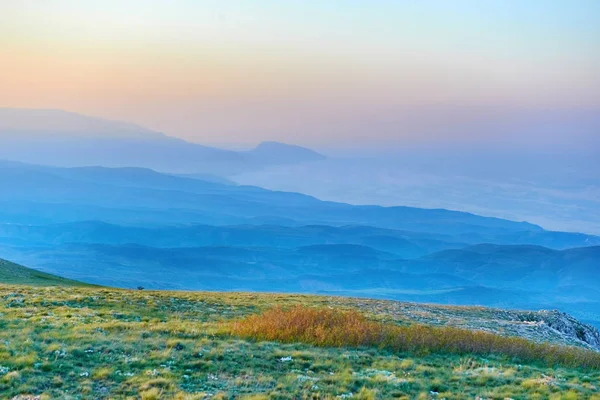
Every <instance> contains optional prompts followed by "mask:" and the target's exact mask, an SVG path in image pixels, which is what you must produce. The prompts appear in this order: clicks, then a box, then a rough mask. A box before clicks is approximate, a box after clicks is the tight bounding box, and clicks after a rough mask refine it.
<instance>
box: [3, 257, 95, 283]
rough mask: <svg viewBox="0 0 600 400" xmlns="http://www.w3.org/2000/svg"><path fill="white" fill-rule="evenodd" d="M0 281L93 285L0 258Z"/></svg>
mask: <svg viewBox="0 0 600 400" xmlns="http://www.w3.org/2000/svg"><path fill="white" fill-rule="evenodd" d="M0 282H3V283H7V284H15V285H21V284H26V285H31V286H94V285H89V284H86V283H83V282H78V281H74V280H71V279H66V278H61V277H60V276H56V275H52V274H47V273H45V272H41V271H37V270H35V269H31V268H27V267H23V266H22V265H19V264H15V263H13V262H10V261H6V260H3V259H0Z"/></svg>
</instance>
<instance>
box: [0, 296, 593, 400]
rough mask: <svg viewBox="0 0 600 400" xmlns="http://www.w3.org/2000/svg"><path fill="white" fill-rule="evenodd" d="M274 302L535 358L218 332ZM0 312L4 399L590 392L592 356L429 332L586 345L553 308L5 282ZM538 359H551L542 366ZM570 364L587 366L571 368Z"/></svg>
mask: <svg viewBox="0 0 600 400" xmlns="http://www.w3.org/2000/svg"><path fill="white" fill-rule="evenodd" d="M275 305H277V306H280V307H283V308H284V309H290V308H293V307H296V306H298V305H302V306H303V307H305V309H307V310H313V309H314V310H315V311H318V310H324V311H322V312H325V313H326V315H334V316H335V315H339V316H340V318H342V319H343V318H345V317H344V316H345V315H350V314H345V313H346V312H348V311H350V310H355V311H357V312H359V313H361V314H360V315H364V316H365V317H366V318H368V320H369V321H372V322H368V324H370V325H369V326H372V327H375V328H376V327H377V326H387V327H389V329H396V328H394V327H398V328H397V329H400V330H406V329H413V330H415V329H416V330H423V332H428V334H429V335H431V334H433V335H439V334H446V333H451V334H452V335H454V336H453V337H454V338H455V339H454V340H457V339H458V340H461V339H460V337H461V336H460V335H465V336H472V337H473V339H474V340H476V341H477V340H480V339H486V340H487V339H493V340H494V343H498V344H499V345H502V344H503V343H505V344H509V345H510V346H512V347H511V348H514V349H518V348H522V349H523V350H524V347H523V346H526V348H528V349H529V348H531V349H539V350H543V351H544V354H546V355H545V356H543V357H544V358H540V359H539V360H538V361H536V359H537V358H536V357H538V356H537V355H535V353H531V355H529V356H527V355H526V353H523V354H522V355H519V354H521V353H516V355H512V356H506V355H503V353H502V351H509V349H508V348H507V349H506V350H501V351H500V352H493V353H486V354H482V353H481V352H480V351H479V350H473V352H472V353H470V352H467V353H462V354H457V353H456V352H455V351H453V350H452V348H450V347H448V348H445V349H439V350H435V351H425V350H424V349H421V350H419V351H416V350H410V349H407V350H392V349H387V348H380V347H378V346H371V345H368V344H365V345H362V346H358V347H357V346H355V345H350V344H348V345H343V344H338V345H328V346H323V345H320V344H310V343H308V342H306V340H308V338H307V339H306V340H304V339H302V340H301V339H298V340H285V341H286V342H287V343H282V342H281V341H278V340H271V341H263V340H254V339H252V338H251V337H249V338H246V339H244V338H243V337H246V334H241V333H240V334H239V335H238V334H236V333H235V332H234V331H232V328H231V326H232V325H231V324H232V323H233V324H234V326H235V324H237V323H238V322H240V323H244V324H246V326H248V324H252V323H253V322H252V319H248V320H242V319H243V318H247V317H251V316H253V315H257V314H259V313H263V312H265V311H266V310H269V309H271V308H272V307H274V306H275ZM344 310H348V311H344ZM319 312H320V311H319ZM0 313H1V315H2V321H1V324H2V329H0V343H1V345H0V392H1V393H2V394H3V396H6V397H7V398H12V397H13V396H18V395H25V394H29V395H36V396H41V395H45V396H46V397H48V398H70V397H72V396H76V397H77V398H82V399H100V398H116V399H120V398H127V397H129V396H131V397H134V398H141V399H159V398H178V399H204V398H221V399H225V398H245V399H266V398H282V399H287V398H290V399H291V398H349V397H353V398H358V399H374V398H404V399H409V398H417V397H419V398H431V397H433V398H437V397H439V398H448V399H473V398H476V397H479V398H483V397H484V396H485V397H486V398H514V399H524V398H533V397H538V398H548V397H550V396H552V395H559V394H561V395H568V396H571V397H572V398H582V399H583V398H592V396H594V395H598V393H599V390H600V389H599V388H598V385H597V382H598V381H599V380H600V370H598V369H597V368H596V367H593V365H596V364H595V363H596V362H597V361H600V357H598V354H597V353H592V352H590V351H582V350H576V349H574V348H566V347H548V346H545V345H541V347H540V346H539V345H532V344H528V342H524V341H522V340H521V339H507V338H505V337H500V336H493V335H492V336H490V335H489V334H486V333H477V332H475V333H473V332H471V333H469V332H470V331H462V330H460V329H458V330H456V329H454V328H445V327H443V325H447V324H451V325H454V326H457V327H463V328H464V327H467V328H469V329H473V328H475V327H477V329H481V330H484V331H487V332H496V333H500V334H502V335H505V336H520V337H527V338H529V339H532V340H536V341H538V342H542V341H544V342H550V343H556V344H571V345H573V344H574V345H578V346H586V345H585V344H584V343H583V342H582V341H581V340H579V339H578V337H587V338H596V339H597V338H598V332H597V331H595V330H594V329H593V328H590V327H587V326H585V325H581V324H579V323H577V322H576V321H574V320H571V319H569V318H568V316H564V315H562V314H556V313H529V312H516V311H510V312H507V311H502V310H492V309H482V308H464V307H441V306H431V305H417V304H409V303H397V302H387V301H375V300H363V299H350V298H338V297H316V296H294V295H276V294H243V293H194V292H165V291H162V292H155V291H139V290H134V291H126V290H115V289H106V288H97V289H96V288H67V287H53V288H28V287H24V286H18V287H17V286H5V285H0ZM265 315H266V314H265ZM359 318H362V317H359ZM244 321H246V322H244ZM260 321H261V323H263V322H264V323H267V322H268V320H266V319H264V318H263V319H261V320H260ZM340 321H341V320H340ZM557 321H558V322H560V323H557ZM340 323H341V322H340ZM423 323H425V324H427V325H421V324H423ZM382 324H383V325H382ZM430 324H433V325H438V326H441V327H440V328H439V329H438V328H431V327H429V326H430ZM293 326H295V327H298V328H299V329H301V327H302V326H303V325H301V324H294V325H293ZM340 326H341V325H340ZM255 327H256V328H260V324H257V325H255ZM403 327H407V328H403ZM407 332H409V331H407ZM457 335H458V336H457ZM242 336H243V337H242ZM25 339H26V340H25ZM461 343H463V344H464V345H467V346H469V347H472V345H473V344H476V343H475V342H471V343H469V342H461ZM481 344H482V345H483V342H481ZM511 351H512V350H511ZM519 351H521V350H519ZM528 351H529V350H528ZM527 354H529V353H527ZM552 354H556V356H557V357H558V358H556V360H557V361H555V362H552V361H549V360H550V359H551V358H552V357H553V356H552ZM569 354H572V355H573V356H569ZM528 357H533V358H528ZM539 357H542V356H541V355H540V356H539ZM568 357H570V358H568ZM584 359H587V360H588V361H585V362H586V363H587V364H585V365H588V366H587V367H584V366H583V365H584V364H578V363H584ZM544 360H545V361H544ZM569 360H571V361H569ZM573 360H574V361H573ZM594 360H596V361H594ZM548 363H550V364H548ZM578 365H580V366H578ZM598 365H600V364H598Z"/></svg>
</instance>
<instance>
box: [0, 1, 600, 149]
mask: <svg viewBox="0 0 600 400" xmlns="http://www.w3.org/2000/svg"><path fill="white" fill-rule="evenodd" d="M598 21H600V1H597V0H588V1H584V0H568V1H566V0H545V1H542V0H497V1H494V0H472V1H466V0H438V1H434V0H405V1H402V0H397V1H383V0H371V1H353V0H345V1H341V0H340V1H327V0H321V1H309V0H305V1H259V0H254V1H228V0H219V1H200V0H188V1H185V0H172V1H167V0H164V1H148V0H146V1H142V0H127V1H123V0H118V1H117V0H104V1H95V0H94V1H92V0H72V1H67V0H62V1H60V0H38V1H34V0H12V1H11V0H0V107H27V108H61V109H66V110H69V111H76V112H81V113H86V114H91V115H97V116H101V117H107V118H116V119H122V120H127V121H131V122H135V123H139V124H141V125H144V126H147V127H149V128H153V129H156V130H159V131H162V132H165V133H168V134H170V135H174V136H179V137H183V138H186V139H190V140H193V141H197V142H203V143H215V144H223V143H226V144H246V143H254V142H257V141H260V140H266V139H271V140H281V141H287V142H294V143H299V144H306V145H313V146H331V145H332V143H342V144H343V145H344V146H361V145H364V144H371V145H373V144H376V145H382V146H385V145H387V144H394V145H401V144H403V143H413V142H424V143H430V142H440V141H441V142H449V143H462V142H476V143H478V142H482V143H493V142H502V143H506V142H507V141H508V142H509V143H513V142H514V143H522V144H531V143H537V142H539V141H540V140H543V141H546V142H548V143H558V144H561V143H563V142H566V141H569V140H571V139H570V138H572V135H574V134H576V135H581V137H582V138H583V139H582V140H583V141H584V142H585V141H586V140H588V139H590V138H592V137H593V136H594V135H596V136H597V135H598V130H597V128H598V127H600V123H598V120H599V118H598V115H600V23H599V22H598Z"/></svg>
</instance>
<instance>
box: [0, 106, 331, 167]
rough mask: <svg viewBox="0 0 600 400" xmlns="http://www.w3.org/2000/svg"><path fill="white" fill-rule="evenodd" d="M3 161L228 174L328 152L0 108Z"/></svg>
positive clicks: (67, 114) (314, 158)
mask: <svg viewBox="0 0 600 400" xmlns="http://www.w3.org/2000/svg"><path fill="white" fill-rule="evenodd" d="M0 159H9V160H13V161H22V162H30V163H39V164H48V165H56V166H65V167H74V166H90V165H102V166H109V167H146V168H153V169H157V170H160V171H163V172H170V173H180V174H205V175H207V174H208V175H217V176H225V175H232V174H235V173H239V172H243V171H245V172H247V171H253V170H257V169H262V168H265V167H267V166H274V165H281V164H297V163H304V162H311V161H319V160H323V159H325V156H323V155H322V154H319V153H317V152H315V151H312V150H310V149H306V148H303V147H299V146H293V145H287V144H283V143H277V142H264V143H261V144H259V145H258V146H257V147H256V148H254V149H252V150H247V151H233V150H225V149H220V148H216V147H210V146H203V145H200V144H196V143H190V142H187V141H185V140H182V139H177V138H173V137H170V136H167V135H165V134H162V133H160V132H155V131H152V130H150V129H146V128H143V127H140V126H137V125H134V124H130V123H126V122H120V121H111V120H105V119H101V118H96V117H88V116H84V115H80V114H76V113H71V112H66V111H62V110H31V109H12V108H0Z"/></svg>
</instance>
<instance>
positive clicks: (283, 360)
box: [279, 356, 292, 362]
mask: <svg viewBox="0 0 600 400" xmlns="http://www.w3.org/2000/svg"><path fill="white" fill-rule="evenodd" d="M279 361H281V362H287V361H292V357H290V356H287V357H281V358H280V359H279Z"/></svg>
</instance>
